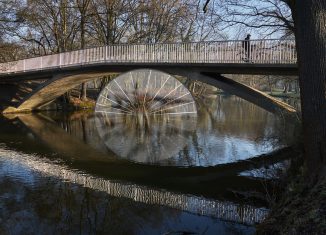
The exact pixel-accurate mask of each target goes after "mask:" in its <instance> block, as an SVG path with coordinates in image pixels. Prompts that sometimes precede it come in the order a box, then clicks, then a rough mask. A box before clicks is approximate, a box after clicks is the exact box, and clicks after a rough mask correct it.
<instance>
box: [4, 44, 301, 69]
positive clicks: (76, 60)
mask: <svg viewBox="0 0 326 235" xmlns="http://www.w3.org/2000/svg"><path fill="white" fill-rule="evenodd" d="M248 56H249V58H248ZM296 62H297V53H296V47H295V41H294V40H275V39H268V40H251V41H250V47H249V48H248V47H246V44H245V43H244V41H214V42H189V43H159V44H118V45H110V46H103V47H96V48H89V49H84V50H76V51H70V52H64V53H59V54H53V55H46V56H41V57H35V58H30V59H24V60H18V61H13V62H8V63H2V64H0V74H1V73H16V72H27V71H33V70H44V69H52V68H63V67H70V66H80V65H89V64H96V63H109V64H110V63H112V64H113V63H189V64H192V63H255V64H295V63H296Z"/></svg>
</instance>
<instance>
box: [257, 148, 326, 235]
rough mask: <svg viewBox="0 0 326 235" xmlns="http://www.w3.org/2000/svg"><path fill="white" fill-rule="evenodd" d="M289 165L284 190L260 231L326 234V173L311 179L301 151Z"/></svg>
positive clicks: (263, 232) (258, 229) (266, 232)
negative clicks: (308, 180) (313, 180)
mask: <svg viewBox="0 0 326 235" xmlns="http://www.w3.org/2000/svg"><path fill="white" fill-rule="evenodd" d="M295 161H296V163H294V164H293V165H292V167H291V168H290V170H289V172H288V175H287V176H285V177H287V179H288V180H287V181H284V184H283V187H282V188H283V190H282V193H281V195H280V198H279V200H277V202H276V203H275V206H273V207H272V208H271V212H270V214H269V216H268V217H267V219H266V220H265V221H264V222H263V223H262V224H260V225H258V226H257V234H264V235H269V234H271V235H272V234H273V235H275V234H309V235H310V234H316V235H319V234H326V177H325V174H324V175H323V176H322V177H321V178H320V179H318V180H317V181H316V182H314V183H310V182H309V183H308V182H307V179H306V177H305V174H304V171H305V167H304V165H303V164H302V162H303V160H302V154H300V157H298V158H297V159H296V160H295Z"/></svg>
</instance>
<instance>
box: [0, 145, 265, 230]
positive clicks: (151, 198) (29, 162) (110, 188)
mask: <svg viewBox="0 0 326 235" xmlns="http://www.w3.org/2000/svg"><path fill="white" fill-rule="evenodd" d="M0 156H6V157H5V159H6V160H7V161H10V162H12V163H13V164H18V165H20V166H22V167H24V168H29V169H30V170H32V171H36V172H40V173H42V174H43V175H44V176H51V177H55V178H57V179H59V180H62V181H68V182H71V183H75V184H78V185H81V186H84V187H87V188H90V189H93V190H98V191H102V192H106V193H108V194H109V195H111V196H114V197H123V198H128V199H131V200H133V201H137V202H142V203H146V204H152V205H162V206H167V207H170V208H174V209H178V210H183V211H186V212H190V213H195V214H199V215H204V216H211V217H214V218H218V219H222V220H228V221H234V222H238V223H243V224H249V225H250V224H254V223H259V222H261V221H262V220H263V219H264V218H265V217H266V215H267V212H268V211H267V210H266V209H263V208H256V207H254V206H250V205H238V204H235V203H231V202H226V201H218V200H212V199H206V198H202V197H197V196H192V195H185V194H179V193H174V192H169V191H163V190H158V189H153V188H149V187H145V186H140V185H136V184H128V183H122V182H119V181H111V180H108V179H104V178H97V177H94V176H92V175H90V174H87V173H82V172H78V171H75V170H73V169H69V168H68V167H67V166H65V165H61V164H55V163H53V162H50V161H49V160H45V159H41V158H39V157H37V156H35V155H28V154H24V153H17V152H16V151H11V150H7V149H4V148H0Z"/></svg>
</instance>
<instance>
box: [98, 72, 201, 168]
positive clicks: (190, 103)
mask: <svg viewBox="0 0 326 235" xmlns="http://www.w3.org/2000/svg"><path fill="white" fill-rule="evenodd" d="M95 112H96V114H97V115H96V126H97V130H98V132H99V135H100V136H101V138H102V140H103V142H104V143H105V145H106V146H107V147H108V148H110V149H111V150H112V151H113V152H114V153H116V154H117V155H118V156H119V157H122V158H126V159H129V160H131V161H136V162H143V163H157V162H160V161H162V160H166V159H168V158H171V157H174V156H176V154H178V152H179V151H180V150H181V149H182V148H184V147H185V146H186V145H187V141H188V139H189V136H190V135H191V134H193V131H194V130H195V128H196V121H197V120H196V117H197V109H196V104H195V101H194V99H193V97H192V95H191V94H190V92H189V91H188V89H187V88H186V87H185V86H184V85H183V84H182V83H181V82H180V81H178V80H177V79H175V78H174V77H172V76H170V75H168V74H166V73H162V72H159V71H156V70H145V69H144V70H135V71H132V72H129V73H125V74H123V75H120V76H118V77H117V78H116V79H114V80H113V81H111V82H110V83H109V84H108V85H107V86H106V87H105V88H104V89H103V90H102V92H101V93H100V95H99V98H98V100H97V103H96V108H95Z"/></svg>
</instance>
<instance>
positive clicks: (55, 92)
mask: <svg viewBox="0 0 326 235" xmlns="http://www.w3.org/2000/svg"><path fill="white" fill-rule="evenodd" d="M140 68H142V69H143V68H147V69H157V70H161V71H165V72H168V73H170V74H176V75H182V76H186V77H189V78H191V79H196V80H200V81H203V82H206V83H209V84H211V85H214V86H217V87H219V88H221V89H224V90H226V91H228V92H230V93H232V94H235V95H238V96H240V97H242V98H244V99H246V100H248V101H250V102H253V103H255V104H258V105H262V107H263V108H265V109H267V110H269V111H272V112H276V111H277V110H279V109H281V110H286V111H289V112H295V110H294V109H293V108H292V107H290V106H288V105H286V104H284V103H282V102H279V101H277V100H275V99H273V98H272V97H269V96H267V95H265V94H263V93H261V92H259V91H257V90H255V89H253V88H250V87H248V86H245V85H243V84H240V83H237V82H235V81H233V80H231V79H228V78H226V77H224V76H221V74H277V75H295V74H297V55H296V49H295V41H294V40H252V41H251V42H250V49H247V48H244V47H243V41H214V42H191V43H163V44H161V43H160V44H131V45H129V44H120V45H110V46H103V47H95V48H89V49H84V50H76V51H70V52H64V53H59V54H53V55H44V56H40V57H35V58H29V59H24V60H18V61H12V62H8V63H2V64H0V88H1V87H3V88H4V89H5V90H6V91H7V93H8V94H7V98H9V100H10V102H11V103H10V102H8V105H7V106H11V108H9V109H7V112H15V111H27V110H33V109H37V108H39V107H41V106H42V105H45V104H47V103H49V102H51V101H52V100H54V99H55V98H57V97H58V96H60V95H62V94H64V93H65V92H66V91H68V90H69V89H72V88H73V87H75V86H77V85H79V84H80V83H83V82H86V81H89V80H92V79H95V78H97V77H99V76H101V75H104V74H107V73H110V72H118V73H121V72H126V71H130V70H133V69H140ZM30 81H42V82H39V84H40V85H39V86H31V85H30ZM8 86H9V87H10V86H15V87H18V86H20V87H19V89H18V90H17V89H7V88H8ZM11 90H12V91H11ZM22 90H23V92H22ZM2 93H3V92H2ZM2 98H3V97H2ZM13 100H14V101H16V103H13Z"/></svg>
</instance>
